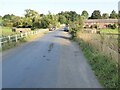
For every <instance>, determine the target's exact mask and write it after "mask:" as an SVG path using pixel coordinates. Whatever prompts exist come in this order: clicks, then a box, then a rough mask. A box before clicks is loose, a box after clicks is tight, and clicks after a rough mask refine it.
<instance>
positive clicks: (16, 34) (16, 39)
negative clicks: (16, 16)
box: [15, 34, 18, 42]
mask: <svg viewBox="0 0 120 90" xmlns="http://www.w3.org/2000/svg"><path fill="white" fill-rule="evenodd" d="M17 40H18V38H17V34H16V35H15V41H16V42H17Z"/></svg>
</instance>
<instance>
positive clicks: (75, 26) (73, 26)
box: [69, 17, 83, 38]
mask: <svg viewBox="0 0 120 90" xmlns="http://www.w3.org/2000/svg"><path fill="white" fill-rule="evenodd" d="M69 26H70V30H69V32H70V34H71V35H72V38H74V37H76V35H77V32H78V31H82V29H83V19H82V18H81V17H80V18H79V20H77V21H74V22H72V23H70V25H69Z"/></svg>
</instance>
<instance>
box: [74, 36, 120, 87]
mask: <svg viewBox="0 0 120 90" xmlns="http://www.w3.org/2000/svg"><path fill="white" fill-rule="evenodd" d="M73 40H75V41H76V42H78V44H79V45H80V48H81V49H82V51H83V53H84V55H85V57H86V58H87V60H88V63H89V64H90V65H91V68H92V70H93V71H94V73H95V75H96V77H97V79H98V81H99V82H100V84H101V85H102V87H104V88H120V85H119V84H120V81H119V82H118V79H119V77H118V73H119V72H118V68H119V69H120V67H118V63H117V62H116V61H115V60H113V59H112V58H110V57H108V56H106V55H105V54H104V53H102V52H100V51H99V50H97V48H95V47H93V46H92V45H91V44H89V43H88V42H87V41H85V40H84V38H83V39H82V38H80V37H77V38H73Z"/></svg>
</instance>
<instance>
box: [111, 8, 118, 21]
mask: <svg viewBox="0 0 120 90" xmlns="http://www.w3.org/2000/svg"><path fill="white" fill-rule="evenodd" d="M110 18H112V19H117V18H118V14H117V13H116V12H115V11H114V10H113V11H112V12H111V14H110Z"/></svg>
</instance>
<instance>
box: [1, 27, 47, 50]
mask: <svg viewBox="0 0 120 90" xmlns="http://www.w3.org/2000/svg"><path fill="white" fill-rule="evenodd" d="M46 31H48V29H40V30H36V31H30V32H25V33H20V34H15V35H11V36H5V37H2V38H0V48H1V47H2V44H4V43H6V42H13V41H14V42H17V41H18V40H19V39H20V38H25V37H28V36H29V35H35V34H38V33H44V32H46Z"/></svg>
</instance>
